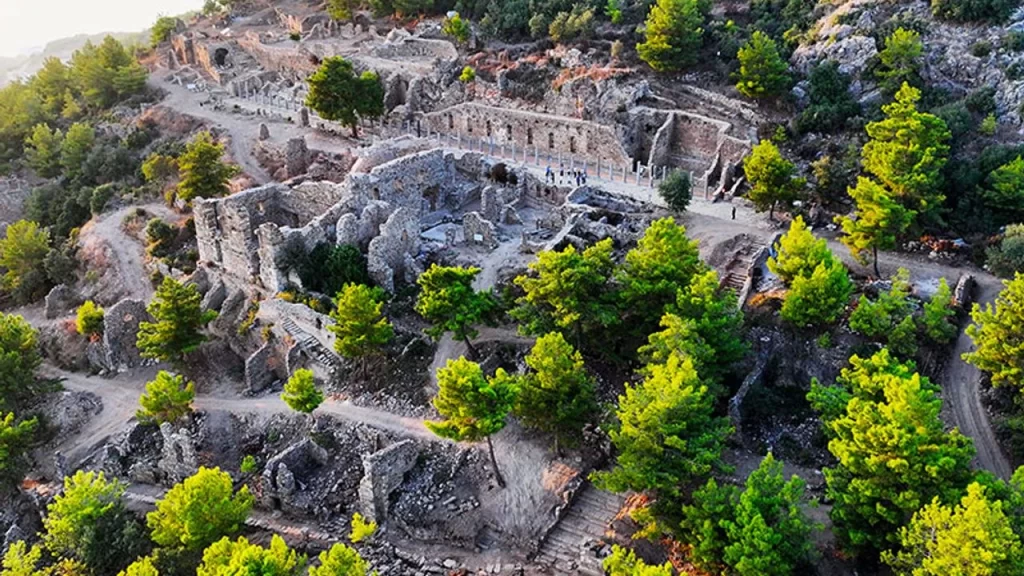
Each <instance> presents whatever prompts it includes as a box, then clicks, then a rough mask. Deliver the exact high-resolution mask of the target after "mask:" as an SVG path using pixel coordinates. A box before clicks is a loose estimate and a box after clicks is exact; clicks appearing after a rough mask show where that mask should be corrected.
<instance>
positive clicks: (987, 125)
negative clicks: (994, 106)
mask: <svg viewBox="0 0 1024 576" xmlns="http://www.w3.org/2000/svg"><path fill="white" fill-rule="evenodd" d="M997 126H998V124H997V123H996V115H995V114H989V115H988V116H985V119H984V120H982V121H981V124H979V125H978V133H979V134H981V135H982V136H991V135H993V134H995V133H996V127H997Z"/></svg>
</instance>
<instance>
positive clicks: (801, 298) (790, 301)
mask: <svg viewBox="0 0 1024 576" xmlns="http://www.w3.org/2000/svg"><path fill="white" fill-rule="evenodd" d="M851 294H853V282H852V281H851V280H850V275H849V273H848V272H847V271H846V266H844V265H843V263H842V262H840V261H838V260H836V261H833V262H832V263H831V264H827V263H825V262H822V263H820V264H818V265H817V267H815V268H814V272H812V273H811V275H810V276H797V277H796V278H795V279H794V280H793V283H792V285H791V286H790V288H789V291H788V292H786V297H785V300H784V301H783V303H782V311H781V315H782V318H783V319H784V320H786V321H788V322H791V323H792V324H795V325H796V326H826V325H829V324H832V323H834V322H835V321H836V320H838V319H839V316H840V315H841V314H842V313H843V310H845V309H846V305H847V304H848V303H849V301H850V295H851Z"/></svg>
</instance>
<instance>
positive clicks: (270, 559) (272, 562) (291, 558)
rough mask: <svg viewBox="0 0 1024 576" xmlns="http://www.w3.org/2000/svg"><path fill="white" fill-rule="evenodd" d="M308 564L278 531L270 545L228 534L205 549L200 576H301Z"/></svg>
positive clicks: (199, 571)
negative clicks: (245, 575)
mask: <svg viewBox="0 0 1024 576" xmlns="http://www.w3.org/2000/svg"><path fill="white" fill-rule="evenodd" d="M305 566H306V557H305V556H302V555H300V554H299V553H298V552H296V551H295V550H292V549H291V548H289V547H288V545H287V544H286V543H285V541H284V538H281V537H280V536H278V535H277V534H274V535H273V536H272V537H271V538H270V546H269V547H267V548H264V547H262V546H260V545H258V544H250V543H249V541H248V540H246V539H245V538H243V537H239V538H238V539H237V540H231V539H229V538H227V537H225V538H222V539H220V540H218V541H217V542H214V543H213V544H211V545H210V546H209V547H208V548H207V549H206V550H205V551H203V563H202V564H200V565H199V568H198V569H197V570H196V576H236V575H241V574H247V575H248V574H252V575H259V576H300V575H301V574H302V573H303V569H304V568H305Z"/></svg>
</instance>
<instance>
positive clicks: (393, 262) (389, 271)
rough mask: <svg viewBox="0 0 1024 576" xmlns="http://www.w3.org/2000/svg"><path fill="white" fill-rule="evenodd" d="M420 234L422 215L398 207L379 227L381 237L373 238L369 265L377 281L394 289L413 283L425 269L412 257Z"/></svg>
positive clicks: (376, 282) (390, 290) (391, 290)
mask: <svg viewBox="0 0 1024 576" xmlns="http://www.w3.org/2000/svg"><path fill="white" fill-rule="evenodd" d="M419 235H420V219H419V214H417V213H416V212H414V211H413V210H412V209H409V208H399V209H398V210H395V212H394V213H392V214H391V216H390V217H389V218H388V220H387V222H385V223H384V224H383V225H382V226H381V227H380V236H377V237H376V238H374V239H373V240H370V245H369V249H368V250H367V254H366V268H367V271H368V272H369V273H370V278H371V279H372V280H373V282H374V284H376V285H377V286H380V287H381V288H384V289H385V290H387V291H388V292H394V290H395V285H396V284H397V283H398V282H399V281H402V282H405V283H407V284H411V283H412V282H415V281H416V278H417V277H418V276H419V275H420V273H421V272H422V270H421V269H420V267H419V266H418V265H417V263H416V261H415V260H414V259H413V255H414V254H415V253H416V244H417V242H418V240H419Z"/></svg>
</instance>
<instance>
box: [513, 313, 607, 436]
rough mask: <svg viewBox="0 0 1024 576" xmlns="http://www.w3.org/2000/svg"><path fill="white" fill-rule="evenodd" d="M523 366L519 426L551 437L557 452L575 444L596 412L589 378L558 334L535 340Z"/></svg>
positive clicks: (517, 410)
mask: <svg viewBox="0 0 1024 576" xmlns="http://www.w3.org/2000/svg"><path fill="white" fill-rule="evenodd" d="M526 365H527V366H529V367H530V372H529V373H527V374H526V375H524V376H523V377H521V378H519V396H518V401H517V403H516V409H515V412H516V415H517V416H518V417H519V419H520V420H522V422H523V424H526V425H527V426H530V427H532V428H537V429H539V430H543V431H544V432H547V433H549V434H553V435H554V437H555V451H556V452H558V451H559V446H560V445H561V444H566V443H570V444H571V443H576V442H577V441H578V439H579V437H580V435H581V432H582V428H583V425H584V424H586V423H587V422H588V421H590V420H591V419H592V418H593V417H594V415H595V413H596V412H597V400H596V397H595V394H594V381H593V378H591V377H590V375H589V374H587V371H586V369H585V368H584V366H583V356H581V355H580V353H579V352H578V351H577V350H574V349H573V347H572V346H571V345H570V344H569V343H568V342H566V341H565V338H563V337H562V334H561V333H560V332H551V333H549V334H545V335H543V336H541V337H540V338H537V341H536V342H535V343H534V345H533V349H532V350H531V351H530V354H529V355H527V356H526Z"/></svg>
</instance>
